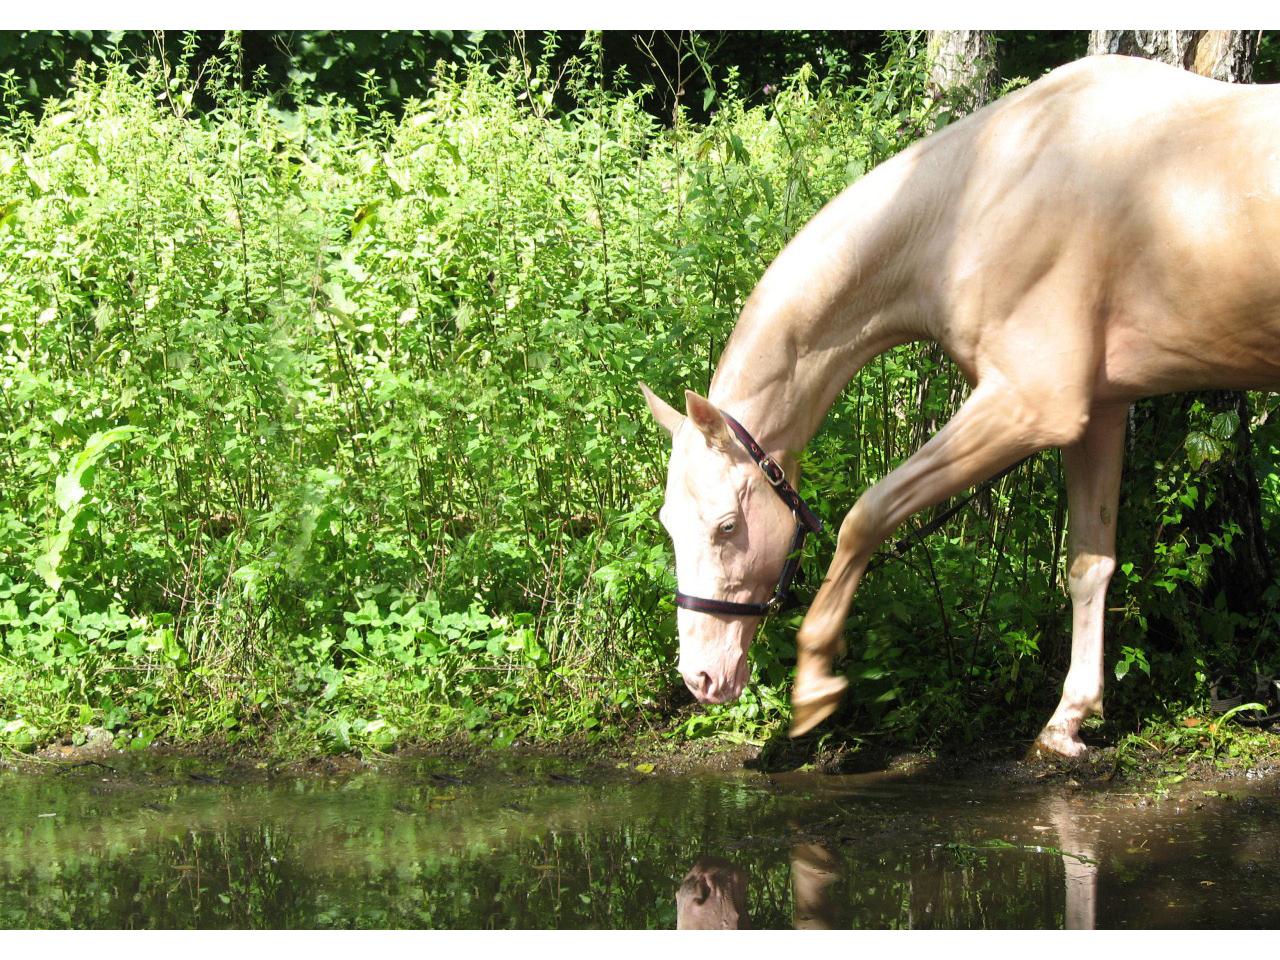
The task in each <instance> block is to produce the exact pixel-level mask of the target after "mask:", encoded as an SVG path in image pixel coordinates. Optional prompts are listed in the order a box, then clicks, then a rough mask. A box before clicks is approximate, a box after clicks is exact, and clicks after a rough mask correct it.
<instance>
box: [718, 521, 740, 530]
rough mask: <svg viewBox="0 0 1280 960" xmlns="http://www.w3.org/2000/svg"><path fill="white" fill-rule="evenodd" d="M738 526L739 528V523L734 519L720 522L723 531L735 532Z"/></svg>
mask: <svg viewBox="0 0 1280 960" xmlns="http://www.w3.org/2000/svg"><path fill="white" fill-rule="evenodd" d="M737 528H738V525H737V524H736V523H734V522H733V521H732V520H726V521H725V522H724V523H722V524H720V532H721V533H733V531H734V530H736V529H737Z"/></svg>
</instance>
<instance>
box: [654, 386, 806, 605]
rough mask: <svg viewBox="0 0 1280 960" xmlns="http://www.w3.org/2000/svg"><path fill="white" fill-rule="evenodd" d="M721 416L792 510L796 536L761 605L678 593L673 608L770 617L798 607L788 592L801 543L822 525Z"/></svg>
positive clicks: (737, 427)
mask: <svg viewBox="0 0 1280 960" xmlns="http://www.w3.org/2000/svg"><path fill="white" fill-rule="evenodd" d="M721 416H723V417H724V420H725V423H727V424H728V425H729V429H730V430H732V431H733V435H734V436H735V437H737V438H738V442H739V443H741V444H742V445H743V447H745V448H746V451H747V453H748V454H749V455H750V457H751V459H752V460H754V461H755V462H756V465H757V466H758V467H759V468H760V470H761V471H762V472H763V473H764V476H765V479H766V480H768V481H769V486H771V487H772V488H773V492H774V493H776V494H777V495H778V496H779V498H781V500H782V502H783V503H785V504H786V505H787V506H788V507H790V508H791V513H792V515H793V516H794V517H795V518H796V532H795V534H793V535H792V537H791V546H790V548H789V549H788V550H787V562H786V563H785V564H783V566H782V573H781V574H779V575H778V586H777V587H776V588H775V589H774V591H773V596H772V597H770V598H769V599H768V600H766V601H765V602H764V603H738V602H737V601H735V600H712V599H709V598H706V597H691V596H689V595H688V594H687V593H681V592H680V591H679V590H677V591H676V606H677V607H684V608H685V609H686V610H694V611H696V612H698V613H721V614H726V615H728V616H734V617H763V616H767V615H768V614H770V613H778V612H780V611H783V610H790V609H791V608H792V607H795V606H798V603H797V601H796V597H795V594H794V593H792V591H791V581H793V580H794V579H795V577H796V572H797V571H798V570H799V569H800V551H801V549H803V547H804V539H805V537H807V536H808V535H809V534H810V533H820V532H821V531H822V521H821V520H819V519H818V515H817V514H816V513H814V512H813V511H812V510H810V509H809V505H808V504H807V503H805V502H804V500H803V499H801V497H800V494H798V493H796V490H795V487H793V486H791V484H790V483H788V482H787V475H786V473H785V472H784V471H783V469H782V467H780V466H779V465H778V463H777V461H775V460H774V459H772V458H771V457H769V456H768V455H767V454H766V453H765V452H764V450H763V449H761V447H760V444H758V443H756V441H755V438H754V437H752V436H751V434H749V433H747V431H746V428H745V427H743V426H742V424H740V423H739V422H738V421H737V420H735V419H733V417H731V416H729V415H728V414H727V413H724V411H721Z"/></svg>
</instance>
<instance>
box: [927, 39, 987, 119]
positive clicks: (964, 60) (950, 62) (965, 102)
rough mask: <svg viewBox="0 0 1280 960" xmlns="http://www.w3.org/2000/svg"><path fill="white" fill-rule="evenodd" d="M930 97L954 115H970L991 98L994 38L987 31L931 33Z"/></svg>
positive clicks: (929, 56)
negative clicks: (949, 109) (948, 108)
mask: <svg viewBox="0 0 1280 960" xmlns="http://www.w3.org/2000/svg"><path fill="white" fill-rule="evenodd" d="M927 56H928V60H929V94H930V96H932V97H933V99H934V100H935V101H937V102H941V103H946V104H947V105H948V106H949V107H950V108H951V111H952V113H953V115H960V114H964V113H972V112H973V111H974V110H977V109H978V108H979V107H981V106H983V105H984V104H986V103H987V102H988V101H990V99H991V90H992V87H993V86H994V85H995V76H996V69H995V68H996V62H995V38H994V36H993V35H992V33H991V31H990V30H930V31H929V36H928V43H927Z"/></svg>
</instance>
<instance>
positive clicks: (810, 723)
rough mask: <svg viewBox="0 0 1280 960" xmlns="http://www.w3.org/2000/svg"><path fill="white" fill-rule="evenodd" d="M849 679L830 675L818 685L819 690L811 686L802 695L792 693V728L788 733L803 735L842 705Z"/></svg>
mask: <svg viewBox="0 0 1280 960" xmlns="http://www.w3.org/2000/svg"><path fill="white" fill-rule="evenodd" d="M847 686H849V681H848V680H846V679H845V678H844V677H829V678H827V680H826V681H825V682H823V683H821V684H818V685H817V690H816V691H815V690H813V689H812V688H810V689H809V690H808V691H806V692H805V693H803V694H801V695H800V696H796V695H794V694H793V695H792V697H791V706H792V715H791V729H790V731H788V735H789V736H791V737H801V736H804V735H805V734H806V733H808V732H809V731H810V730H812V729H813V728H814V727H816V726H817V725H818V724H820V723H821V722H822V721H823V720H825V719H827V717H829V716H831V714H833V713H835V712H836V707H838V706H839V705H840V698H841V697H842V696H844V691H845V688H846V687H847Z"/></svg>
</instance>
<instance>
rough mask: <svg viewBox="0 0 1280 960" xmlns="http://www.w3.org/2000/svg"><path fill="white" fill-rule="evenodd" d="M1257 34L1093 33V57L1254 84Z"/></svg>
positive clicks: (1090, 35)
mask: <svg viewBox="0 0 1280 960" xmlns="http://www.w3.org/2000/svg"><path fill="white" fill-rule="evenodd" d="M1259 35H1260V34H1259V32H1258V31H1256V30H1091V31H1090V32H1089V56H1094V55H1095V54H1099V53H1121V54H1124V55H1126V56H1130V57H1145V58H1146V59H1148V60H1160V61H1161V62H1163V63H1169V64H1172V65H1173V66H1175V67H1182V69H1184V70H1190V71H1191V72H1192V73H1198V74H1200V75H1201V76H1202V77H1212V78H1213V79H1215V80H1225V81H1227V82H1228V83H1252V82H1253V63H1254V61H1255V60H1256V59H1257V56H1258V37H1259Z"/></svg>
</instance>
